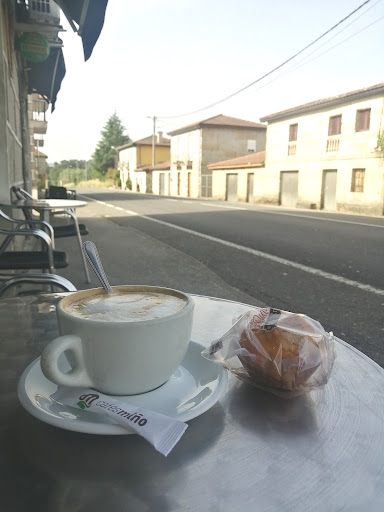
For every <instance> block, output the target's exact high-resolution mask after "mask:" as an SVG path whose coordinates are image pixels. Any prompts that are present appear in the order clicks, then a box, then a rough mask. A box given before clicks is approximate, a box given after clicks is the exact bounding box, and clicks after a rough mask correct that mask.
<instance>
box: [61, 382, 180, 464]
mask: <svg viewBox="0 0 384 512" xmlns="http://www.w3.org/2000/svg"><path fill="white" fill-rule="evenodd" d="M51 398H52V399H53V400H55V401H56V402H59V403H61V404H64V405H69V406H70V407H74V408H75V409H79V408H80V409H83V410H88V411H90V412H91V413H95V414H104V415H107V416H109V417H111V418H113V420H114V421H115V422H116V423H118V424H119V425H122V426H123V427H125V428H127V429H131V430H133V431H134V432H135V433H136V434H138V435H140V436H142V437H144V439H146V440H147V441H148V442H149V443H150V444H151V445H152V446H154V447H155V449H156V450H157V451H158V452H160V453H162V454H163V455H165V456H167V455H168V454H169V453H170V451H171V450H172V448H173V447H174V446H175V445H176V443H177V442H178V441H179V440H180V438H181V436H182V435H183V434H184V432H185V430H186V429H187V428H188V425H187V424H186V423H183V422H182V421H180V420H177V419H174V418H170V417H169V416H165V415H164V414H160V413H158V412H155V411H149V410H148V409H143V408H141V407H137V406H135V405H131V404H127V403H126V402H122V401H121V400H117V399H116V398H112V397H110V396H108V395H104V394H103V393H100V392H99V391H95V390H94V389H86V388H67V387H62V386H59V387H58V389H57V391H56V392H55V393H53V394H52V395H51Z"/></svg>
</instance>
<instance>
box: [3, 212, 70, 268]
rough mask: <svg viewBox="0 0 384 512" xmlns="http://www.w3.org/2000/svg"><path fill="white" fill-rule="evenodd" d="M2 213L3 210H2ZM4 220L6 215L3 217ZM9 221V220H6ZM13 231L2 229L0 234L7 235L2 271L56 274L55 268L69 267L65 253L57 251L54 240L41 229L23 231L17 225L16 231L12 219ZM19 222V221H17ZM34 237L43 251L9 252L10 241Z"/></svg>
mask: <svg viewBox="0 0 384 512" xmlns="http://www.w3.org/2000/svg"><path fill="white" fill-rule="evenodd" d="M0 211H1V210H0ZM2 217H3V218H4V215H2ZM6 220H8V219H6ZM10 221H11V223H12V225H13V229H3V228H0V234H1V235H5V240H4V241H3V243H2V244H1V246H0V270H33V269H41V270H47V271H49V272H50V273H51V274H54V272H55V268H65V267H67V266H68V259H67V255H66V253H65V252H62V251H55V250H54V249H53V247H54V244H53V241H52V238H51V237H50V236H49V235H48V234H47V233H46V232H45V231H42V230H41V229H31V228H29V229H21V226H20V225H16V229H14V224H13V221H14V219H10ZM15 222H17V221H15ZM19 236H23V237H27V236H34V237H35V238H38V239H39V240H41V242H42V250H40V251H8V252H6V251H5V249H6V248H7V247H8V245H9V243H10V241H11V240H12V239H13V238H14V237H19Z"/></svg>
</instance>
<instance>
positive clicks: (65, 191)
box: [45, 185, 76, 199]
mask: <svg viewBox="0 0 384 512" xmlns="http://www.w3.org/2000/svg"><path fill="white" fill-rule="evenodd" d="M45 199H76V190H73V189H70V188H65V187H57V186H56V185H50V187H49V188H47V189H45Z"/></svg>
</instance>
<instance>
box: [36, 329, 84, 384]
mask: <svg viewBox="0 0 384 512" xmlns="http://www.w3.org/2000/svg"><path fill="white" fill-rule="evenodd" d="M66 351H68V359H69V361H70V364H71V366H72V370H71V371H70V372H69V373H64V372H63V371H61V370H60V369H59V366H58V362H59V357H60V355H61V354H62V353H63V352H66ZM40 366H41V370H42V372H43V374H44V375H45V376H46V377H47V379H49V380H51V381H52V382H54V383H55V384H59V385H62V386H69V387H87V388H89V387H93V383H92V381H91V379H90V377H89V375H88V373H87V370H86V369H85V364H84V356H83V348H82V345H81V338H79V336H76V335H74V334H67V335H65V336H59V337H58V338H55V339H54V340H52V341H51V342H50V343H49V344H48V345H47V346H46V347H45V348H44V350H43V352H42V354H41V359H40Z"/></svg>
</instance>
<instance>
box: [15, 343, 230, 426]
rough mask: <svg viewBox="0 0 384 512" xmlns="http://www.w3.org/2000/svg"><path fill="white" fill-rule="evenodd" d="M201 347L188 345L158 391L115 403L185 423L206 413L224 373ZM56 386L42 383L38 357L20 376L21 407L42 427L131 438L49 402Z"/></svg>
mask: <svg viewBox="0 0 384 512" xmlns="http://www.w3.org/2000/svg"><path fill="white" fill-rule="evenodd" d="M202 350H204V347H203V346H201V345H199V344H198V343H195V342H193V341H191V342H190V345H189V348H188V352H187V354H186V356H185V358H184V360H183V362H182V363H181V365H180V366H179V368H178V369H177V370H176V371H175V372H174V373H173V375H172V376H171V378H170V379H169V380H168V381H167V382H166V383H165V384H163V385H162V386H161V387H160V388H157V389H155V390H154V391H150V392H148V393H143V394H141V395H131V396H124V397H122V396H119V397H116V398H118V399H119V400H121V401H123V402H126V403H129V404H132V405H137V406H139V407H143V408H146V409H150V410H153V411H157V412H160V413H162V414H165V415H167V416H170V417H172V418H177V419H178V420H180V421H188V420H191V419H193V418H196V417H197V416H200V414H203V413H204V412H206V411H207V410H208V409H210V408H211V407H212V406H213V405H214V404H215V403H216V402H217V401H218V400H219V399H220V397H221V396H222V395H223V393H224V392H225V390H226V387H227V381H228V375H227V370H225V369H224V368H222V367H221V366H219V365H217V364H215V363H212V362H210V361H208V360H207V359H204V358H203V357H202V356H201V352H202ZM57 387H58V386H57V385H56V384H54V383H53V382H51V381H49V380H48V379H46V377H45V376H44V375H43V373H42V371H41V368H40V357H38V358H37V359H35V361H33V362H32V363H31V364H30V365H29V366H28V367H27V368H26V369H25V370H24V372H23V374H22V376H21V378H20V381H19V385H18V396H19V400H20V402H21V404H22V405H23V407H24V408H25V409H26V410H27V411H28V412H29V413H30V414H32V415H33V416H35V417H36V418H38V419H39V420H41V421H44V422H45V423H49V424H50V425H54V426H56V427H60V428H64V429H66V430H74V431H76V432H85V433H88V434H108V435H116V434H133V432H132V431H130V430H128V429H126V428H124V427H122V426H120V425H118V424H116V423H114V422H113V420H111V419H110V418H109V417H107V416H103V415H99V414H92V413H91V412H89V411H82V410H78V409H75V408H73V407H69V406H67V405H62V404H60V403H59V402H56V401H55V400H53V399H52V398H51V395H52V394H53V393H54V392H55V391H57Z"/></svg>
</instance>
